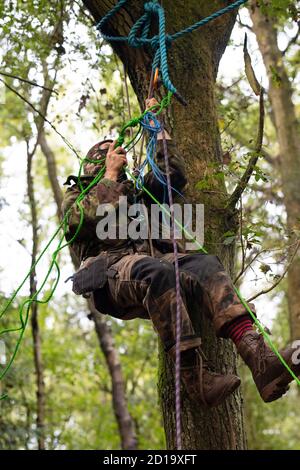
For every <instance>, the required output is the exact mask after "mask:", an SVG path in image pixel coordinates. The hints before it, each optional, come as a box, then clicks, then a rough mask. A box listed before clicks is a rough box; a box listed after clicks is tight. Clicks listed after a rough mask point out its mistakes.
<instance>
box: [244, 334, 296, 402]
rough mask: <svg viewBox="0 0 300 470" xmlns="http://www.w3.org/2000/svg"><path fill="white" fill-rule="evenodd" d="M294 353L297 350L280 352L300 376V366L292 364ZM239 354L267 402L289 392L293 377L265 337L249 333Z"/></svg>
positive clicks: (245, 336) (290, 349) (289, 349)
mask: <svg viewBox="0 0 300 470" xmlns="http://www.w3.org/2000/svg"><path fill="white" fill-rule="evenodd" d="M294 352H295V349H293V348H291V347H289V348H287V349H284V350H282V351H280V354H281V355H282V357H283V358H284V360H285V361H286V363H287V364H288V366H289V367H290V368H291V370H292V371H293V372H294V373H295V375H296V376H299V375H300V364H298V365H296V364H293V362H292V356H293V353H294ZM238 353H239V354H240V355H241V357H242V358H243V360H244V362H245V363H246V364H247V366H248V367H249V368H250V370H251V372H252V376H253V380H254V382H255V385H256V387H257V390H258V391H259V393H260V396H261V397H262V399H263V400H264V401H265V402H267V403H268V402H271V401H274V400H277V399H278V398H280V397H282V395H284V394H285V393H286V392H287V390H288V389H289V387H288V384H289V383H290V382H291V381H292V380H293V377H292V376H291V374H290V373H289V372H288V370H287V369H286V368H285V367H284V365H283V364H282V363H281V361H280V360H279V358H278V357H277V355H276V354H275V353H274V352H273V351H272V350H271V349H270V347H269V346H268V345H267V344H266V343H265V341H264V337H263V335H261V334H258V333H257V332H256V331H247V332H246V333H245V334H244V336H243V337H242V339H241V341H240V344H239V346H238Z"/></svg>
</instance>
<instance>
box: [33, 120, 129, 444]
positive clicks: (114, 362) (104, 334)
mask: <svg viewBox="0 0 300 470" xmlns="http://www.w3.org/2000/svg"><path fill="white" fill-rule="evenodd" d="M39 144H40V147H41V150H42V152H43V154H44V156H45V158H46V162H47V169H48V176H49V180H50V184H51V188H52V192H53V195H54V199H55V202H56V206H57V215H58V218H59V220H60V219H61V217H62V212H61V205H62V200H63V193H62V190H61V187H60V185H59V182H58V179H57V167H56V161H55V155H54V153H53V152H52V149H51V148H50V146H49V145H48V142H47V139H46V135H45V131H44V129H43V130H42V132H41V133H40V139H39ZM70 256H71V259H72V263H73V265H74V267H75V269H77V268H78V267H79V261H78V259H77V257H76V256H75V254H74V252H73V250H72V249H70ZM87 306H88V309H89V312H90V316H91V318H92V319H93V321H94V324H95V330H96V334H97V338H98V341H99V345H100V349H101V350H102V352H103V355H104V359H105V362H106V365H107V368H108V370H109V373H110V377H111V386H112V405H113V411H114V414H115V417H116V421H117V424H118V428H119V433H120V439H121V447H122V449H126V450H132V449H136V448H137V445H138V444H137V436H136V432H135V425H134V421H133V419H132V417H131V415H130V413H129V410H128V405H127V399H126V391H125V381H124V377H123V373H122V366H121V362H120V358H119V355H118V351H117V349H116V347H115V344H114V339H113V334H112V331H111V329H110V327H109V325H108V324H107V322H106V319H105V317H104V316H103V315H102V314H101V313H100V312H98V311H97V310H96V308H95V307H94V305H93V302H91V300H87Z"/></svg>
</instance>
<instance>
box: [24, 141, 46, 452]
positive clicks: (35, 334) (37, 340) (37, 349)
mask: <svg viewBox="0 0 300 470" xmlns="http://www.w3.org/2000/svg"><path fill="white" fill-rule="evenodd" d="M33 155H34V151H33V152H30V151H29V150H28V151H27V195H28V199H29V206H30V212H31V226H32V252H31V264H32V265H33V264H34V263H35V261H36V255H37V250H38V222H37V210H36V200H35V194H34V185H33V177H32V159H33ZM29 284H30V297H31V298H32V297H33V296H34V295H35V293H36V285H37V281H36V271H35V269H33V270H32V271H31V273H30V278H29ZM31 331H32V338H33V356H34V366H35V373H36V397H37V411H36V413H37V417H36V427H37V441H38V449H39V450H44V449H45V382H44V367H43V361H42V349H41V342H42V341H41V333H40V328H39V321H38V304H37V303H36V302H33V303H32V305H31Z"/></svg>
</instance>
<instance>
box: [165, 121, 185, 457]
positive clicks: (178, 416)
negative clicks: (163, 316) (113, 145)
mask: <svg viewBox="0 0 300 470" xmlns="http://www.w3.org/2000/svg"><path fill="white" fill-rule="evenodd" d="M161 127H162V137H163V149H164V157H165V165H166V176H167V188H168V197H169V205H170V214H171V238H172V243H173V250H174V265H175V279H176V284H175V286H176V346H175V348H176V356H175V416H176V448H177V450H181V403H180V337H181V302H182V299H181V293H180V278H179V264H178V249H177V243H176V240H175V218H174V206H173V196H172V186H171V178H170V166H169V156H168V148H167V143H166V135H165V131H164V127H163V124H162V125H161Z"/></svg>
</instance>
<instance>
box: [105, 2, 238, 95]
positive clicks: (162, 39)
mask: <svg viewBox="0 0 300 470" xmlns="http://www.w3.org/2000/svg"><path fill="white" fill-rule="evenodd" d="M127 2H128V0H119V2H118V3H117V4H116V5H115V6H114V7H113V8H112V9H111V10H110V11H109V12H108V13H107V14H106V15H105V16H104V17H103V18H102V19H101V21H99V23H98V24H97V25H96V28H97V29H98V30H99V31H101V33H102V36H103V38H104V39H105V40H106V41H109V42H127V43H128V44H129V45H130V46H131V47H135V48H140V47H143V46H151V47H152V49H153V51H154V58H153V63H152V68H153V69H154V70H155V69H156V68H158V69H159V71H160V74H161V78H162V81H163V84H164V85H165V87H166V88H167V89H168V90H169V91H171V92H172V93H177V90H176V88H175V86H174V85H173V83H172V81H171V79H170V77H169V67H168V54H167V50H168V47H170V46H171V44H172V42H173V41H175V40H176V39H179V38H181V37H182V36H184V35H185V34H187V33H191V32H193V31H195V30H196V29H198V28H200V27H201V26H204V25H206V24H207V23H209V22H210V21H213V20H215V19H216V18H219V17H220V16H222V15H224V14H226V13H229V12H231V11H233V10H235V9H236V8H238V7H240V6H241V5H243V4H245V3H246V2H247V0H237V1H235V2H233V3H231V4H230V5H228V6H227V7H225V8H222V9H221V10H218V11H216V12H215V13H212V14H211V15H210V16H207V17H206V18H203V19H202V20H200V21H197V23H195V24H193V25H191V26H188V27H187V28H185V29H183V30H181V31H178V32H177V33H175V34H173V35H169V34H166V17H165V11H164V8H163V7H162V6H161V5H160V4H159V3H158V2H157V0H154V1H150V2H146V3H145V4H144V10H145V12H144V14H143V15H142V16H141V17H140V18H139V19H138V20H137V21H136V23H135V24H134V25H133V27H132V28H131V30H130V32H129V34H128V36H109V35H106V34H105V33H104V32H103V28H104V26H105V25H106V23H107V22H108V21H109V20H110V19H112V18H113V17H114V15H115V14H116V13H118V11H119V10H121V8H122V7H123V6H124V5H125V4H126V3H127ZM154 16H156V17H157V18H158V30H159V33H158V35H155V36H153V37H149V31H150V25H151V21H152V18H153V17H154ZM139 32H140V35H139Z"/></svg>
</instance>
